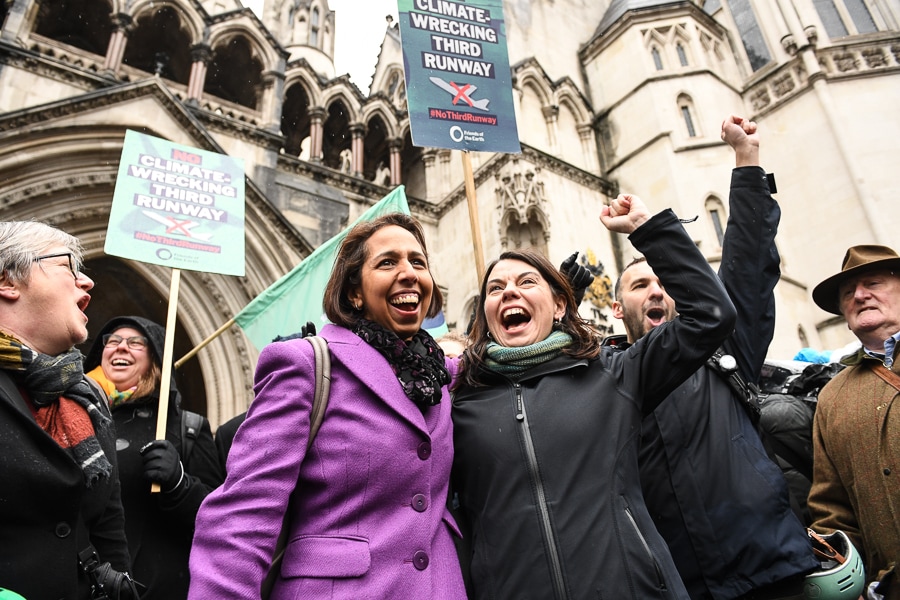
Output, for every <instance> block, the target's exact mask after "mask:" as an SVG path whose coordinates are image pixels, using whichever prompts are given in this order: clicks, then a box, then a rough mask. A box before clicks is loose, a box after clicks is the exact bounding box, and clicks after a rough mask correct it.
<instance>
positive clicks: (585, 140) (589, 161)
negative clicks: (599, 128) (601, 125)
mask: <svg viewBox="0 0 900 600" xmlns="http://www.w3.org/2000/svg"><path fill="white" fill-rule="evenodd" d="M578 139H579V140H580V141H581V151H582V152H583V153H584V164H586V165H587V166H588V170H589V171H590V172H591V173H593V174H595V175H599V174H600V161H599V159H598V158H597V139H596V138H595V137H594V128H593V127H591V126H590V125H579V126H578Z"/></svg>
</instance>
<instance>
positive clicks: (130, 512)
mask: <svg viewBox="0 0 900 600" xmlns="http://www.w3.org/2000/svg"><path fill="white" fill-rule="evenodd" d="M123 326H127V327H133V328H135V329H137V330H139V331H141V332H143V333H144V335H145V336H146V337H147V339H148V340H150V347H151V349H152V351H153V353H154V355H155V357H156V360H157V361H158V362H159V361H160V357H161V356H162V354H163V344H164V341H165V330H164V329H163V328H162V327H161V326H159V325H157V324H156V323H154V322H152V321H149V320H147V319H143V318H141V317H117V318H115V319H112V320H111V321H110V322H109V323H107V324H106V325H105V326H104V327H103V329H102V330H101V331H100V332H99V333H98V335H97V338H96V340H97V341H95V342H94V344H93V346H92V347H91V350H90V352H89V353H88V356H87V358H86V359H85V371H86V372H87V371H90V370H92V369H93V368H95V367H96V366H97V365H99V364H100V358H101V356H102V350H103V344H102V342H101V341H100V340H101V339H102V338H103V335H104V334H106V333H111V332H112V331H114V330H115V329H118V328H119V327H123ZM169 398H170V399H169V415H168V419H167V421H166V439H167V440H169V441H170V442H172V444H174V445H175V448H176V449H177V450H178V453H179V455H180V456H181V458H182V465H183V467H184V472H185V479H186V480H187V481H186V485H182V486H180V487H179V488H177V489H176V490H175V491H174V492H172V493H168V494H167V493H162V492H160V493H151V492H150V484H149V483H148V482H147V480H145V479H144V477H143V472H144V471H143V460H142V457H141V455H140V449H141V448H142V447H143V446H144V445H145V444H147V443H148V442H151V441H153V440H154V439H156V417H157V408H158V406H159V396H158V393H157V392H154V393H153V394H151V395H150V396H147V397H145V398H135V399H131V400H130V401H129V402H127V403H124V404H120V405H119V406H117V407H115V408H114V409H113V410H112V415H113V420H114V421H115V424H116V432H117V438H118V439H117V440H116V446H117V449H118V455H119V470H120V474H119V477H120V479H121V481H122V503H123V504H124V506H125V517H126V533H127V536H128V548H129V550H130V551H131V556H132V560H133V562H134V568H133V572H132V575H133V576H134V579H135V580H136V581H138V582H140V583H141V584H143V585H146V586H147V590H146V591H145V592H144V593H143V594H142V595H141V600H152V599H159V600H178V599H179V598H186V597H187V590H188V582H189V577H188V558H189V555H190V550H191V541H192V540H193V535H194V519H195V518H196V516H197V510H198V509H199V508H200V504H201V503H202V502H203V500H204V498H206V496H207V495H208V494H209V492H211V491H212V490H213V489H215V488H216V487H218V486H219V485H220V484H221V483H222V481H223V480H224V469H223V468H222V466H221V465H220V463H219V457H218V453H217V451H216V446H215V444H214V442H213V437H212V432H211V431H210V426H209V421H207V420H206V419H205V418H204V419H203V420H202V426H201V428H200V431H199V434H198V436H197V439H196V440H195V441H194V443H193V448H192V450H191V453H190V456H189V457H188V458H187V459H185V458H184V452H183V449H184V440H183V439H182V434H181V412H182V411H181V408H180V405H181V396H180V395H179V393H178V391H177V390H176V389H175V384H174V381H173V382H172V387H171V392H170V396H169Z"/></svg>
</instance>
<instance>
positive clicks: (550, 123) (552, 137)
mask: <svg viewBox="0 0 900 600" xmlns="http://www.w3.org/2000/svg"><path fill="white" fill-rule="evenodd" d="M541 112H542V113H544V121H545V122H546V123H547V141H548V142H549V143H550V151H551V153H553V154H556V153H558V152H559V148H558V147H557V146H558V144H559V142H558V141H557V140H558V139H559V136H558V135H557V125H558V121H559V107H558V106H556V105H555V104H554V105H553V106H545V107H544V108H542V109H541Z"/></svg>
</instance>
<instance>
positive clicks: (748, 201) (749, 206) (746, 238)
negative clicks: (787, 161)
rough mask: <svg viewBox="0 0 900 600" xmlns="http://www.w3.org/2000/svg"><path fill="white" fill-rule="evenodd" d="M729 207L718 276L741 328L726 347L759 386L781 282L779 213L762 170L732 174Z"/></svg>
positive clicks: (740, 170)
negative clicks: (778, 233)
mask: <svg viewBox="0 0 900 600" xmlns="http://www.w3.org/2000/svg"><path fill="white" fill-rule="evenodd" d="M729 208H730V210H729V215H728V226H727V227H726V229H725V240H724V242H723V243H722V264H721V265H720V267H719V277H720V278H721V280H722V283H723V284H724V285H725V289H726V290H728V295H729V297H730V298H731V301H732V302H733V303H734V306H735V309H736V310H737V323H736V324H735V330H734V334H733V335H732V336H731V337H730V338H729V339H728V340H726V342H725V344H724V346H725V351H726V352H727V353H728V354H731V355H732V356H734V357H735V359H736V360H737V364H738V369H739V372H740V374H741V375H742V376H743V377H744V379H745V380H746V381H749V382H757V381H758V380H759V372H760V369H761V368H762V364H763V362H764V361H765V359H766V353H767V352H768V350H769V344H770V343H771V342H772V337H773V336H774V334H775V293H774V290H775V285H776V284H777V283H778V279H779V278H780V277H781V268H780V258H779V256H778V249H777V248H776V247H775V234H776V233H777V231H778V222H779V221H780V219H781V209H780V208H779V206H778V203H777V202H776V201H775V199H774V198H773V197H772V195H771V194H770V193H769V185H768V179H767V178H766V173H765V171H763V169H761V168H760V167H739V168H737V169H734V171H733V172H732V175H731V196H730V201H729Z"/></svg>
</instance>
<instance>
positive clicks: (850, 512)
mask: <svg viewBox="0 0 900 600" xmlns="http://www.w3.org/2000/svg"><path fill="white" fill-rule="evenodd" d="M813 300H814V301H815V303H816V304H818V305H819V306H820V307H821V308H822V309H823V310H826V311H828V312H830V313H834V314H839V315H843V317H844V319H846V320H847V325H848V326H849V327H850V330H851V331H852V332H853V333H854V335H856V337H857V338H859V341H860V342H862V348H860V349H859V351H858V352H856V353H855V354H851V355H850V356H846V357H844V358H843V359H842V360H841V362H842V363H844V364H845V365H847V368H846V369H844V370H843V371H841V372H840V373H838V374H837V375H836V376H835V377H834V379H832V380H831V381H830V382H829V383H828V384H827V385H826V386H825V387H824V388H822V390H821V391H820V392H819V401H818V407H817V409H816V416H815V418H814V420H813V461H814V465H813V484H812V489H811V490H810V494H809V509H810V513H811V515H812V518H813V524H812V527H813V529H815V530H816V531H819V532H831V531H834V530H836V529H841V530H843V531H844V532H846V533H847V534H848V535H849V536H850V538H851V540H852V541H853V543H854V544H855V545H856V547H857V548H858V549H859V550H860V551H861V553H862V555H863V557H864V564H865V567H866V581H867V584H868V586H869V596H868V597H869V598H873V599H879V598H884V599H885V600H900V574H898V572H897V571H898V570H900V479H898V478H900V400H898V399H897V396H898V394H900V373H898V371H900V369H898V368H895V365H894V361H895V360H896V359H897V341H898V340H900V256H898V255H897V253H896V252H895V251H894V250H892V249H890V248H888V247H886V246H872V245H867V246H853V247H852V248H850V249H849V250H847V254H846V255H845V256H844V262H843V265H842V266H841V271H840V273H838V274H837V275H833V276H831V277H829V278H828V279H826V280H825V281H823V282H822V283H820V284H819V285H817V286H816V287H815V289H814V290H813ZM894 402H898V406H896V407H893V403H894Z"/></svg>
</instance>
